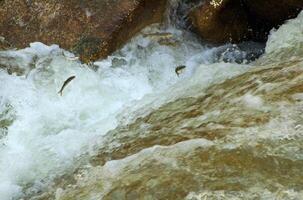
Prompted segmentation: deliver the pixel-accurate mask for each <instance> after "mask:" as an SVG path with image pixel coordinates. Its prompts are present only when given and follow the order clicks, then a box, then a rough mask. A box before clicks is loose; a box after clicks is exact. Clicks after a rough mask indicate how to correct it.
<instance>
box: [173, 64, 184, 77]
mask: <svg viewBox="0 0 303 200" xmlns="http://www.w3.org/2000/svg"><path fill="white" fill-rule="evenodd" d="M185 68H186V66H185V65H180V66H178V67H176V69H175V72H176V74H177V76H179V75H180V74H181V73H182V71H183V70H184V69H185Z"/></svg>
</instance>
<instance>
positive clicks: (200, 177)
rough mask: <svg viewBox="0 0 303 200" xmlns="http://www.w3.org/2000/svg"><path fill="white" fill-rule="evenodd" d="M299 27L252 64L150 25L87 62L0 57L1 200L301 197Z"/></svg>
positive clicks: (38, 49)
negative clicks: (105, 55)
mask: <svg viewBox="0 0 303 200" xmlns="http://www.w3.org/2000/svg"><path fill="white" fill-rule="evenodd" d="M302 24H303V15H302V14H301V15H300V16H299V17H298V18H297V19H295V20H292V21H291V22H288V23H287V24H286V25H284V26H282V27H281V29H280V30H278V31H277V32H273V33H272V36H271V37H270V39H269V42H268V45H267V47H266V54H265V55H264V56H263V57H262V58H261V59H260V60H257V61H256V62H255V63H256V64H254V63H253V64H237V63H239V62H240V63H248V60H246V59H247V57H249V56H247V52H246V51H241V49H239V48H238V47H236V46H232V47H233V50H230V48H229V47H230V46H229V45H226V46H223V47H217V48H214V47H210V46H208V45H206V44H205V45H200V44H199V43H198V42H197V41H196V40H195V38H193V37H191V36H189V35H188V34H187V33H184V32H181V31H179V30H176V29H174V28H170V29H164V30H163V29H161V27H158V26H157V25H155V26H151V27H149V28H147V29H145V30H143V31H142V33H140V34H139V35H138V36H137V37H136V38H134V39H133V40H132V41H130V42H129V43H128V44H127V45H126V46H125V47H124V48H123V49H121V50H119V51H118V52H116V53H115V54H114V55H112V56H110V57H109V58H108V59H106V60H103V61H99V62H96V63H93V64H89V65H84V64H81V63H80V62H79V61H77V60H76V58H75V56H74V55H73V54H71V53H69V52H67V51H64V50H62V49H60V48H59V47H58V46H56V45H52V46H46V45H43V44H41V43H38V42H37V43H32V44H31V46H30V47H29V48H26V49H23V50H18V51H4V52H0V58H1V61H0V69H1V68H3V69H1V71H0V172H1V173H0V197H1V198H0V199H1V200H2V199H3V200H9V199H21V198H24V199H58V200H59V199H64V200H65V199H102V198H103V199H161V198H163V199H184V198H185V199H205V198H210V199H224V198H225V199H226V198H229V199H237V198H238V199H241V198H242V199H243V198H244V199H245V198H246V199H249V198H251V197H256V198H257V199H258V198H259V199H273V198H276V197H279V198H280V197H281V198H280V199H283V198H284V199H287V198H288V199H291V198H293V199H296V198H297V199H298V198H299V197H302V196H301V195H302V188H301V187H300V184H301V179H300V178H302V177H301V175H302V172H300V170H302V168H301V167H303V165H302V156H301V154H300V152H302V149H301V147H300V145H301V144H302V143H301V141H302V137H301V136H302V126H303V123H302V119H300V118H299V116H302V115H301V114H302V98H303V97H302V93H303V91H301V90H302V89H300V87H301V86H300V85H299V83H300V81H302V74H301V72H302V66H303V64H302V61H301V60H300V59H301V58H300V56H301V54H299V53H298V52H299V49H298V48H301V47H302V38H303V33H302V31H298V30H302V29H300V28H302V26H303V25H302ZM285 30H287V31H285ZM161 32H163V34H160V33H161ZM284 37H287V39H286V38H284ZM289 37H291V39H290V38H289ZM289 41H293V42H289ZM281 42H282V44H284V43H283V42H285V43H287V44H285V45H281V44H280V43H281ZM280 47H281V48H280ZM285 49H287V50H289V49H291V50H292V51H287V52H285ZM258 52H259V50H258ZM292 52H295V53H292ZM287 57H289V58H290V59H289V60H284V59H285V58H287ZM223 61H229V62H232V63H226V62H223ZM286 61H288V62H286ZM268 63H269V64H268ZM281 63H282V64H281ZM283 63H284V64H283ZM180 65H185V66H186V68H185V70H184V71H183V72H182V73H181V74H180V76H177V75H176V73H175V68H176V67H177V66H180ZM256 65H258V66H256ZM276 66H278V67H277V68H276ZM279 66H285V70H284V71H283V69H281V68H279ZM266 69H270V70H272V71H273V72H274V73H267V71H266ZM275 69H276V70H277V71H275ZM279 70H280V71H279ZM282 71H283V72H282ZM285 74H287V75H288V76H284V75H285ZM70 76H76V78H75V80H73V81H72V82H71V83H70V84H69V85H68V86H67V87H66V88H65V90H64V92H63V96H62V97H61V96H60V95H58V91H59V90H60V88H61V86H62V84H63V82H64V81H65V80H66V79H67V78H68V77H70ZM271 77H272V79H270V78H271ZM283 77H284V78H285V79H283ZM267 78H268V79H267ZM275 78H277V79H275ZM224 81H225V82H224ZM287 84H289V85H291V84H292V85H291V86H289V87H288V86H287ZM292 86H298V88H297V89H296V90H295V91H289V94H288V93H287V92H285V91H288V90H286V89H288V88H291V89H292V88H294V87H292ZM277 88H278V89H277ZM283 88H284V89H285V91H282V89H283ZM279 89H281V91H280V90H279ZM283 94H285V96H283ZM279 98H280V99H279ZM290 98H291V99H290ZM277 99H278V100H277ZM137 118H138V119H137ZM242 147H243V148H242ZM244 147H245V148H244ZM280 147H281V148H280ZM282 147H283V148H282ZM262 156H263V157H262ZM246 159H247V160H246ZM287 159H288V160H287ZM275 164H276V165H275ZM264 165H265V166H267V167H268V169H267V168H266V167H264ZM288 166H289V170H290V171H289V173H286V170H287V168H288ZM216 167H217V168H216ZM270 168H272V169H273V170H274V172H275V173H271V172H268V170H270ZM283 173H286V176H295V175H298V176H299V178H295V177H286V178H285V177H284V176H283ZM275 175H276V176H277V177H276V178H275V177H274V176H275ZM64 177H66V178H64ZM70 177H73V178H70ZM288 178H289V179H292V178H293V180H288ZM275 181H276V184H274V182H275ZM182 183H183V184H184V185H182ZM258 183H260V184H258ZM167 185H172V188H171V190H169V191H170V192H167V191H166V190H165V189H163V187H165V186H167ZM144 186H145V188H144ZM267 186H268V188H266V187H267ZM146 188H148V191H145V189H146ZM161 188H162V189H161ZM264 188H265V189H264ZM173 191H174V192H173ZM259 194H261V195H259ZM153 195H154V196H153ZM258 195H259V196H258ZM262 196H263V197H266V198H261V197H262ZM251 199H253V198H251Z"/></svg>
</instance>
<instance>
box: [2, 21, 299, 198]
mask: <svg viewBox="0 0 303 200" xmlns="http://www.w3.org/2000/svg"><path fill="white" fill-rule="evenodd" d="M301 18H302V15H301ZM301 18H300V19H301ZM301 21H302V20H301ZM301 24H302V23H301ZM289 26H290V25H289ZM286 29H287V27H286ZM159 31H161V30H159V29H158V28H157V27H152V28H147V29H146V30H145V32H147V33H150V32H159ZM167 31H170V32H172V33H173V35H174V37H173V38H174V41H175V42H176V46H161V45H159V44H158V42H157V40H156V39H152V38H149V37H144V36H142V35H140V36H138V37H137V38H135V39H133V40H132V41H131V42H130V43H129V44H127V45H126V46H125V47H124V48H123V49H122V50H120V51H119V52H116V53H115V54H114V55H113V56H111V57H109V58H108V59H106V60H103V61H100V62H96V63H95V65H96V66H98V70H97V71H95V70H93V69H92V68H96V67H90V66H86V65H82V64H81V63H79V62H78V61H72V60H71V59H69V58H67V56H64V55H63V53H62V52H63V50H62V49H60V48H59V47H58V46H56V45H53V46H45V45H43V44H41V43H33V44H31V47H30V48H27V49H24V50H19V51H7V52H0V55H1V56H2V57H12V58H13V61H12V60H7V61H1V62H12V63H11V65H17V66H18V67H19V68H23V69H24V70H25V72H24V75H23V76H16V75H9V74H8V73H7V72H6V71H5V70H2V71H0V122H1V120H3V119H9V120H13V123H12V125H10V126H9V127H8V130H7V131H6V130H5V129H0V197H1V198H0V199H1V200H9V199H18V198H20V197H22V195H23V194H22V192H23V191H22V189H23V188H24V187H25V186H26V184H32V183H34V187H33V188H32V189H33V190H34V189H37V190H39V187H43V186H44V185H47V184H48V181H52V179H53V178H54V177H55V176H56V175H60V174H63V173H64V171H66V170H68V169H70V168H72V166H73V164H74V163H75V161H76V160H77V157H79V156H80V155H81V154H84V153H92V154H93V153H94V152H93V149H94V145H95V144H96V142H97V141H98V140H100V138H101V139H102V135H104V134H106V133H107V132H108V131H109V130H111V129H114V128H115V127H116V126H117V125H118V124H121V123H127V122H128V120H131V119H133V118H134V117H136V116H138V115H141V114H144V113H146V112H147V111H149V110H150V109H152V107H157V106H159V105H161V104H163V103H166V102H168V101H171V100H172V99H174V98H178V97H180V96H184V95H195V92H197V91H201V90H202V88H205V87H207V86H209V85H211V84H213V83H217V82H221V81H223V80H225V79H226V78H230V77H232V76H235V75H237V74H240V73H243V72H245V71H247V70H248V69H249V66H248V65H238V64H226V63H215V64H211V63H212V62H214V60H215V58H214V57H215V56H214V53H215V52H216V48H206V47H204V46H202V45H199V44H198V42H197V41H195V40H194V39H193V38H189V37H188V36H187V35H186V34H184V33H182V32H180V31H177V30H175V29H169V30H165V32H167ZM280 32H281V31H280ZM280 32H279V31H278V32H277V33H273V36H272V37H271V40H270V43H269V46H268V48H267V51H269V50H268V49H273V47H272V46H274V45H273V44H275V43H274V41H280V40H279V38H280V37H283V35H282V36H279V38H276V39H275V36H276V35H277V37H278V34H280ZM286 42H287V41H286ZM300 44H301V43H300ZM278 46H280V44H278ZM274 47H275V46H274ZM270 53H271V52H270ZM65 55H68V56H73V55H71V54H69V53H68V52H65ZM33 58H35V59H36V62H35V63H36V64H35V65H32V64H31V63H32V62H33ZM113 63H115V64H113ZM0 64H1V63H0ZM178 65H186V66H187V68H186V70H185V72H184V73H182V74H181V76H180V77H177V76H176V74H175V67H176V66H178ZM32 68H33V69H32ZM72 75H75V76H76V79H75V80H73V81H72V82H71V83H70V84H69V85H68V86H67V87H66V89H65V90H64V92H63V96H62V97H61V96H59V95H58V94H57V92H58V90H59V89H60V87H61V86H62V84H63V82H64V81H65V80H66V79H67V78H68V77H70V76H72ZM252 97H253V96H247V97H245V98H244V99H243V101H244V102H245V103H246V104H247V105H248V106H256V105H260V104H262V100H261V99H258V98H257V97H253V98H252ZM138 109H139V110H138ZM134 113H135V114H134ZM119 120H124V121H119ZM0 125H1V123H0Z"/></svg>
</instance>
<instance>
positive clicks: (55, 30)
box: [0, 0, 167, 62]
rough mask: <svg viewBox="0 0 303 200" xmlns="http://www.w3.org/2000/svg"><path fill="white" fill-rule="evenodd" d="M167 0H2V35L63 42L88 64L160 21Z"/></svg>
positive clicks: (19, 40)
mask: <svg viewBox="0 0 303 200" xmlns="http://www.w3.org/2000/svg"><path fill="white" fill-rule="evenodd" d="M166 2H167V0H159V1H156V2H155V1H148V0H92V1H83V0H71V1H54V0H53V1H50V0H43V1H40V0H32V1H23V0H2V1H0V35H1V36H3V37H5V38H6V40H7V41H8V42H9V43H11V44H12V45H13V46H14V47H16V48H24V47H26V46H28V44H29V43H31V42H34V41H40V42H43V43H45V44H48V45H50V44H59V45H60V46H61V47H62V48H65V49H69V50H72V51H73V52H75V53H77V54H79V55H80V58H81V60H82V61H84V62H89V61H94V60H96V59H99V58H105V57H106V56H107V55H109V54H110V53H112V52H113V51H115V50H116V49H117V48H119V47H121V46H122V45H123V44H124V43H125V42H126V41H127V40H128V39H130V38H131V37H132V36H134V35H135V34H136V33H137V32H138V31H139V30H140V29H142V28H143V27H145V26H147V25H149V24H152V23H156V22H161V20H162V18H163V13H164V11H165V7H166Z"/></svg>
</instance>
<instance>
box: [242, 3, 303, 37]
mask: <svg viewBox="0 0 303 200" xmlns="http://www.w3.org/2000/svg"><path fill="white" fill-rule="evenodd" d="M243 2H244V3H245V6H246V9H247V13H248V15H249V23H250V24H251V26H252V28H253V29H254V38H255V39H259V40H266V39H267V35H268V33H269V31H270V30H271V29H272V28H276V27H277V26H279V25H281V24H283V23H284V21H285V20H288V19H291V18H294V17H296V16H297V15H298V14H299V12H300V11H301V10H302V8H303V1H302V0H280V1H276V0H243Z"/></svg>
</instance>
